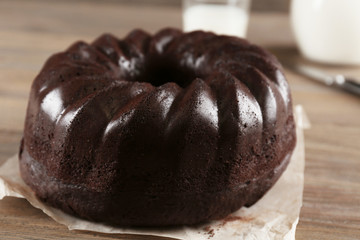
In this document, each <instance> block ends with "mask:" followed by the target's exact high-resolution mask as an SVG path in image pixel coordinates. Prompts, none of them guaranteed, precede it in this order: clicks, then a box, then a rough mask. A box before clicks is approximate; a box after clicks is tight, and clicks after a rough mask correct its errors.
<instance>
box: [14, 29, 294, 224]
mask: <svg viewBox="0 0 360 240" xmlns="http://www.w3.org/2000/svg"><path fill="white" fill-rule="evenodd" d="M295 141H296V137H295V127H294V118H293V114H292V104H291V97H290V92H289V86H288V83H287V81H286V79H285V77H284V75H283V73H282V72H281V66H280V64H279V63H278V61H277V60H276V59H275V57H274V56H272V55H271V54H269V53H268V52H266V51H265V50H263V49H261V48H259V47H257V46H255V45H252V44H250V43H249V42H247V41H246V40H244V39H239V38H236V37H230V36H218V35H215V34H213V33H210V32H202V31H195V32H190V33H182V32H181V31H179V30H176V29H165V30H162V31H160V32H158V33H156V34H155V35H149V34H147V33H146V32H144V31H141V30H135V31H133V32H131V33H130V34H129V35H127V36H126V37H125V38H124V39H121V40H119V39H117V38H116V37H114V36H112V35H109V34H105V35H102V36H101V37H99V38H98V39H97V40H96V41H94V42H93V43H92V44H87V43H85V42H77V43H75V44H73V45H72V46H71V47H70V48H69V49H68V50H66V51H65V52H61V53H58V54H55V55H53V56H52V57H51V58H50V59H49V60H48V61H47V62H46V64H45V66H44V67H43V69H42V70H41V72H40V74H39V75H38V76H37V77H36V79H35V80H34V82H33V84H32V88H31V93H30V99H29V104H28V109H27V115H26V122H25V130H24V137H23V141H22V143H21V148H20V153H19V158H20V170H21V175H22V178H23V179H24V181H25V182H26V183H27V184H28V185H29V186H30V187H31V188H32V189H33V191H34V192H35V193H36V195H37V197H38V198H39V199H40V200H41V201H43V202H45V203H47V204H49V205H51V206H53V207H55V208H59V209H61V210H63V211H65V212H67V213H69V214H72V215H75V216H78V217H81V218H84V219H89V220H92V221H99V222H104V223H107V224H111V225H116V226H169V225H180V224H196V223H200V222H204V221H209V220H214V219H220V218H223V217H225V216H227V215H228V214H230V213H231V212H233V211H235V210H237V209H239V208H240V207H241V206H244V205H246V206H250V205H252V204H253V203H255V202H256V201H257V200H258V199H259V198H261V197H262V196H263V195H264V193H265V192H266V191H267V190H268V189H269V188H270V187H271V186H272V185H273V184H274V183H275V182H276V180H277V179H278V178H279V177H280V175H281V173H282V172H283V171H284V169H285V168H286V166H287V164H288V162H289V159H290V156H291V153H292V151H293V148H294V146H295Z"/></svg>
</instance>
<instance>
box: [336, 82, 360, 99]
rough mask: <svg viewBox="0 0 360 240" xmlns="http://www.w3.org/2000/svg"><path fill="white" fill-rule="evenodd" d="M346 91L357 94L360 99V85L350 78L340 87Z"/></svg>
mask: <svg viewBox="0 0 360 240" xmlns="http://www.w3.org/2000/svg"><path fill="white" fill-rule="evenodd" d="M340 87H341V88H342V89H344V90H345V91H348V92H350V93H352V94H355V95H357V96H359V97H360V83H358V82H357V81H355V80H352V79H350V78H346V79H345V81H344V82H343V84H341V86H340Z"/></svg>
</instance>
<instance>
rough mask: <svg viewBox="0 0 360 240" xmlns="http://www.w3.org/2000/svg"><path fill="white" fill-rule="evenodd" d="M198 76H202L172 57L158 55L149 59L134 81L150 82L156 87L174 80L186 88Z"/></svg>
mask: <svg viewBox="0 0 360 240" xmlns="http://www.w3.org/2000/svg"><path fill="white" fill-rule="evenodd" d="M197 77H201V76H198V75H197V74H196V73H195V71H194V70H193V69H191V68H188V67H184V66H181V65H180V64H179V63H178V62H175V61H174V60H173V59H171V58H165V57H159V56H157V57H150V58H149V59H147V61H146V63H145V66H144V69H143V71H142V72H141V73H140V75H138V76H137V77H135V79H134V81H137V82H148V83H151V84H152V85H153V86H156V87H158V86H161V85H163V84H165V83H170V82H174V83H176V84H177V85H179V86H180V87H182V88H186V87H187V86H188V85H190V84H191V82H192V81H193V80H194V79H195V78H197Z"/></svg>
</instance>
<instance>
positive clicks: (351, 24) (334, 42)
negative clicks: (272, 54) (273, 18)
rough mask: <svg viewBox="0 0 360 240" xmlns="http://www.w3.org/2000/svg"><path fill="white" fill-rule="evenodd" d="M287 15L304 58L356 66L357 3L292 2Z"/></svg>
mask: <svg viewBox="0 0 360 240" xmlns="http://www.w3.org/2000/svg"><path fill="white" fill-rule="evenodd" d="M290 11H291V22H292V28H293V31H294V34H295V38H296V40H297V43H298V46H299V48H300V51H301V52H302V54H303V55H304V56H305V57H307V58H308V59H310V60H314V61H318V62H324V63H332V64H351V65H353V64H359V65H360V0H292V3H291V9H290Z"/></svg>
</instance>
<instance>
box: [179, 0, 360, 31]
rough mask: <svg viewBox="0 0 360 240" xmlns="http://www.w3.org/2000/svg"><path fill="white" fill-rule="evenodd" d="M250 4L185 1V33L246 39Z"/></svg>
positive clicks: (232, 0) (247, 1) (247, 0)
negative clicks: (191, 32) (204, 32)
mask: <svg viewBox="0 0 360 240" xmlns="http://www.w3.org/2000/svg"><path fill="white" fill-rule="evenodd" d="M358 1H360V0H358ZM250 4H251V0H183V27H184V31H194V30H204V31H211V32H214V33H217V34H224V35H233V36H237V37H245V36H246V31H247V26H248V21H249V7H250Z"/></svg>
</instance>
